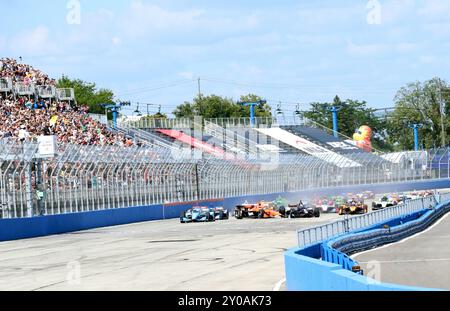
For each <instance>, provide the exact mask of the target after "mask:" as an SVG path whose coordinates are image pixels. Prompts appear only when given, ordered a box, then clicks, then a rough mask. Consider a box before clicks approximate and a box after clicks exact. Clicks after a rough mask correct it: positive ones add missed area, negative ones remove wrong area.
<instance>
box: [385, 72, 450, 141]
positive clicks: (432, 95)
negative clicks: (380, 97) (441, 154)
mask: <svg viewBox="0 0 450 311" xmlns="http://www.w3.org/2000/svg"><path fill="white" fill-rule="evenodd" d="M449 89H450V88H449V86H448V84H447V83H446V82H445V81H444V80H442V79H440V78H433V79H431V80H428V81H425V82H414V83H409V84H408V85H406V86H404V87H402V88H401V89H400V90H399V91H398V92H397V94H396V96H395V99H394V100H395V111H394V112H393V113H392V114H391V115H390V118H389V121H388V126H387V129H388V134H389V136H388V140H389V142H390V143H391V144H393V145H395V146H396V149H398V150H410V149H412V148H413V146H414V134H413V130H412V129H411V128H410V127H411V125H412V124H414V123H418V124H422V128H421V129H420V130H419V134H420V145H421V146H422V145H423V146H424V147H425V148H426V149H428V148H435V147H440V146H441V145H442V139H441V138H442V136H441V135H442V133H443V132H442V122H441V111H440V110H441V109H440V107H441V102H442V103H444V104H445V110H446V111H445V114H444V115H445V116H446V117H445V118H444V128H445V132H446V135H445V136H446V138H445V145H447V146H448V145H449V142H450V141H449V136H448V133H449V129H450V118H449V117H448V116H449V113H450V105H449V104H450V94H449V91H448V90H449Z"/></svg>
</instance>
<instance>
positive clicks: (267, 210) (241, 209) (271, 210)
mask: <svg viewBox="0 0 450 311" xmlns="http://www.w3.org/2000/svg"><path fill="white" fill-rule="evenodd" d="M234 216H235V217H236V219H243V218H255V219H256V218H259V219H263V218H275V217H280V216H281V214H280V213H279V212H278V211H277V207H276V205H275V204H274V203H273V202H264V201H261V202H258V203H256V204H249V203H244V204H241V205H237V206H236V209H235V210H234Z"/></svg>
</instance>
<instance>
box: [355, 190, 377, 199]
mask: <svg viewBox="0 0 450 311" xmlns="http://www.w3.org/2000/svg"><path fill="white" fill-rule="evenodd" d="M357 197H358V198H360V199H364V200H369V199H374V198H375V193H373V192H372V191H364V192H362V193H358V194H357Z"/></svg>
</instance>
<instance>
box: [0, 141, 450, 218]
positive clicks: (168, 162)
mask: <svg viewBox="0 0 450 311" xmlns="http://www.w3.org/2000/svg"><path fill="white" fill-rule="evenodd" d="M38 149H39V148H38V145H37V144H34V143H23V144H22V143H19V142H17V141H10V140H2V141H0V199H1V208H0V217H1V218H20V217H32V216H38V215H56V214H64V213H75V212H86V211H96V210H105V209H115V208H126V207H131V206H149V205H153V204H166V203H176V202H192V201H197V200H207V199H218V198H219V199H221V198H231V197H237V196H245V195H257V194H270V193H285V192H297V191H302V190H309V189H322V188H331V187H342V186H352V185H371V184H380V183H391V182H403V181H405V182H406V181H414V180H426V179H438V178H449V177H450V176H449V172H448V166H449V162H448V161H449V157H448V150H446V149H445V150H432V151H427V152H421V153H420V154H419V155H416V156H415V157H414V158H411V157H404V156H399V158H398V159H396V161H393V162H392V161H386V160H383V159H381V158H380V159H377V160H374V158H364V157H363V156H361V154H359V156H358V155H357V154H355V155H354V157H353V158H352V159H359V160H360V161H359V164H360V165H359V166H356V167H345V166H339V165H336V164H335V163H333V161H326V160H324V159H323V158H318V157H314V156H310V155H303V154H297V155H273V156H272V157H268V158H261V159H253V160H249V159H241V158H239V157H236V158H234V159H230V158H227V159H221V158H217V157H215V156H212V155H206V154H202V153H197V152H193V151H192V149H191V148H186V149H183V148H181V149H180V148H172V149H169V148H163V147H158V146H153V147H148V146H142V147H128V148H124V147H121V146H109V147H98V146H79V145H70V144H69V145H62V146H59V148H58V152H57V154H56V155H55V157H52V158H40V157H39V150H38ZM358 157H360V158H358ZM373 217H376V216H373Z"/></svg>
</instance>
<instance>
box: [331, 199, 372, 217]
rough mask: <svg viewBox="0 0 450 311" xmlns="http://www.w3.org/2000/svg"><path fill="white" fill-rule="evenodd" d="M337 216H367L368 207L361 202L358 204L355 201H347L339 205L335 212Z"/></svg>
mask: <svg viewBox="0 0 450 311" xmlns="http://www.w3.org/2000/svg"><path fill="white" fill-rule="evenodd" d="M337 212H338V214H339V215H345V214H351V215H354V214H367V213H368V212H369V207H368V206H367V205H366V204H364V203H363V202H358V201H356V200H351V201H348V202H347V203H346V204H344V205H341V206H340V207H339V208H338V210H337Z"/></svg>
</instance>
